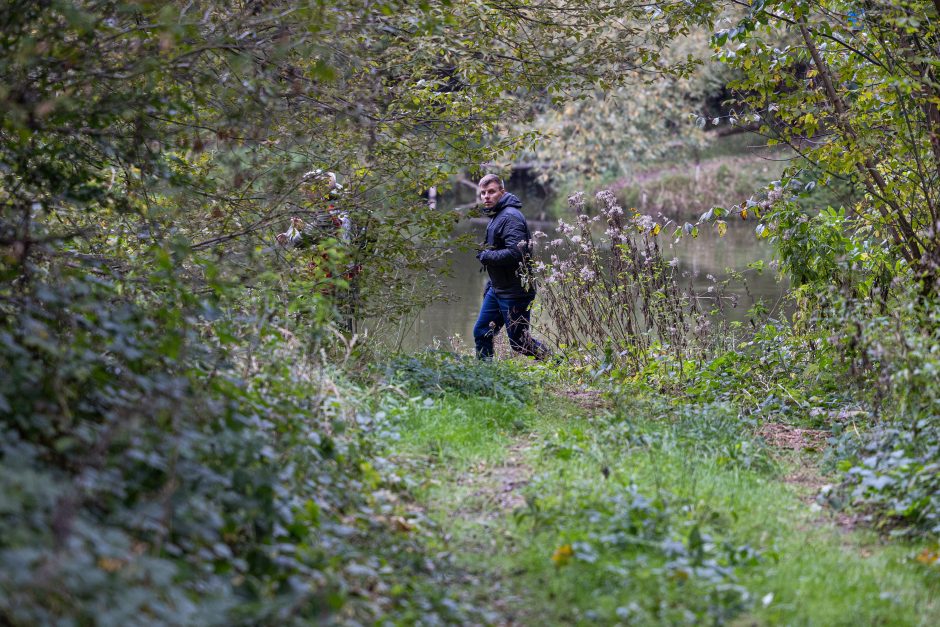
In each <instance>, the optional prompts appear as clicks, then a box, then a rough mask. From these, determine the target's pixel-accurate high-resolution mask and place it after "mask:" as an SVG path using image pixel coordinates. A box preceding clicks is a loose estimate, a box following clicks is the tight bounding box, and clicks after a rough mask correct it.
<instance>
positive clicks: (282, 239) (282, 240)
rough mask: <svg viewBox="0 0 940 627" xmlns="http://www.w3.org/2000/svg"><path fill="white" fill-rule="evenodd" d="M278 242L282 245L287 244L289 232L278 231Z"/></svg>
mask: <svg viewBox="0 0 940 627" xmlns="http://www.w3.org/2000/svg"><path fill="white" fill-rule="evenodd" d="M277 243H278V244H280V245H281V246H284V245H285V244H287V233H278V234H277Z"/></svg>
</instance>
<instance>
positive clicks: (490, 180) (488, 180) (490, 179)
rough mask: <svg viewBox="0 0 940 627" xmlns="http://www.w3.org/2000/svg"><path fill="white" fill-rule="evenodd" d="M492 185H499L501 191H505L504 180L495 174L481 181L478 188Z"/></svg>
mask: <svg viewBox="0 0 940 627" xmlns="http://www.w3.org/2000/svg"><path fill="white" fill-rule="evenodd" d="M490 183H496V184H497V185H499V188H500V189H503V179H501V178H499V177H498V176H496V175H495V174H487V175H486V176H484V177H483V178H481V179H480V182H479V183H478V184H477V187H480V188H483V187H486V186H487V185H489V184H490Z"/></svg>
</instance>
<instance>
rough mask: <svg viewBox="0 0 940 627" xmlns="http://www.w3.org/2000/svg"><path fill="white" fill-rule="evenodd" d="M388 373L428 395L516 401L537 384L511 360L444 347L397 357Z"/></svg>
mask: <svg viewBox="0 0 940 627" xmlns="http://www.w3.org/2000/svg"><path fill="white" fill-rule="evenodd" d="M385 376H386V379H387V380H388V381H389V382H391V383H396V384H400V385H404V386H406V387H408V389H410V390H413V391H415V392H418V393H421V394H425V395H428V396H439V395H441V394H443V393H444V392H456V393H457V394H461V395H464V396H483V397H487V398H496V399H500V400H504V401H510V402H514V403H525V402H526V401H527V400H528V399H529V398H531V395H532V388H533V386H534V385H535V383H534V381H532V380H531V379H527V378H525V376H524V375H523V374H522V372H521V371H520V370H519V369H518V368H514V367H513V366H512V365H511V364H510V363H507V362H501V361H482V360H478V359H475V358H473V357H469V356H466V355H457V354H455V353H448V352H443V351H428V352H425V353H421V354H417V355H402V356H399V357H396V358H394V359H392V360H391V361H389V362H388V364H387V365H386V366H385Z"/></svg>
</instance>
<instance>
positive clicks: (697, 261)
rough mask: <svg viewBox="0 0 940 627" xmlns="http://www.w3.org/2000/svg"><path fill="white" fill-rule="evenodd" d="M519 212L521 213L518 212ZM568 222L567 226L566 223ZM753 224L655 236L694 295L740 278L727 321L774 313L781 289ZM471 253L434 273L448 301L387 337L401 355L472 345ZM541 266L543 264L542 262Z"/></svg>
mask: <svg viewBox="0 0 940 627" xmlns="http://www.w3.org/2000/svg"><path fill="white" fill-rule="evenodd" d="M524 212H525V210H524ZM569 221H570V220H569ZM486 223H487V221H486V220H485V219H475V220H467V221H464V222H461V223H460V224H459V225H458V226H457V227H456V229H455V232H454V236H455V237H457V236H463V235H467V234H469V235H470V236H471V238H472V240H473V241H481V240H482V239H483V237H484V233H485V230H486ZM756 226H757V222H755V221H754V220H747V221H741V220H733V221H729V224H728V227H729V228H728V231H727V233H726V234H725V236H724V237H719V236H718V234H717V233H716V232H715V231H714V229H713V227H711V226H706V227H704V228H702V229H701V232H700V233H699V236H698V237H697V238H694V239H693V238H691V237H685V238H683V239H681V240H680V241H679V242H674V241H673V238H672V237H671V236H669V235H667V233H670V234H671V233H672V231H673V230H674V229H675V226H671V227H668V228H667V229H664V230H663V233H662V234H660V236H659V237H660V243H661V246H662V247H663V254H664V257H665V258H666V259H667V260H668V259H671V258H673V257H676V258H678V259H679V270H680V272H681V273H682V274H683V276H684V277H686V278H685V280H686V281H688V280H691V281H692V284H693V286H694V287H695V289H696V291H697V292H698V291H699V290H701V291H702V292H704V291H705V290H707V289H708V286H709V285H712V284H713V281H712V279H711V278H709V276H711V277H714V278H715V279H717V280H719V281H721V280H723V279H725V278H726V277H727V276H728V270H729V269H731V270H734V271H737V272H744V273H745V276H746V281H747V284H746V285H745V284H744V283H743V282H738V281H733V282H732V283H731V284H730V285H729V286H728V288H727V290H726V291H727V292H728V293H734V294H737V296H738V303H737V306H736V307H735V308H734V309H731V310H729V311H728V313H727V314H726V315H727V317H728V318H729V319H731V320H743V319H745V318H746V317H747V310H748V309H749V308H750V307H751V306H752V305H754V304H755V302H756V301H757V300H758V299H762V300H763V302H764V304H765V305H766V306H767V307H768V309H770V310H771V311H779V310H780V308H781V297H782V294H783V293H784V285H783V284H782V283H781V282H779V281H778V280H777V278H776V272H774V271H773V270H772V269H770V267H769V266H768V263H769V261H770V259H771V249H770V245H769V243H768V242H767V241H766V240H758V238H757V237H756V235H755V233H754V229H755V227H756ZM529 228H530V230H531V231H536V230H538V231H543V232H544V233H546V234H547V235H548V237H549V238H554V237H560V235H556V228H557V222H556V221H535V220H529ZM474 255H475V251H473V250H458V249H455V250H454V252H453V254H452V258H451V260H450V261H451V263H450V264H449V265H450V267H449V270H444V269H438V271H439V272H440V274H441V279H442V280H443V282H444V284H445V286H446V288H447V291H448V293H449V295H450V298H449V300H447V301H439V302H435V303H433V304H431V305H430V306H429V307H427V308H425V309H424V310H422V311H420V312H419V313H417V314H416V315H415V316H413V317H412V318H411V319H410V320H406V321H403V323H402V324H401V326H400V327H399V329H398V330H397V334H395V335H396V337H394V338H393V337H389V339H390V340H392V341H393V342H394V343H395V344H397V345H399V346H400V347H401V348H402V349H404V350H420V349H423V348H426V347H428V346H433V345H435V344H439V345H442V346H444V347H449V346H450V338H452V337H453V336H455V335H459V336H460V338H461V339H462V341H463V345H464V346H466V347H471V346H472V345H473V333H472V331H473V324H474V322H475V321H476V317H477V312H478V311H479V308H480V304H481V302H482V300H483V288H484V285H485V283H486V273H484V272H480V264H479V262H478V261H477V260H476V259H475V257H474ZM546 261H547V259H546ZM754 262H764V266H765V267H764V270H763V271H762V272H759V273H758V272H756V271H755V270H749V268H748V266H749V264H753V263H754ZM539 324H540V321H538V320H535V321H534V323H533V332H534V334H535V335H538V327H539Z"/></svg>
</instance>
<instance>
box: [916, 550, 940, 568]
mask: <svg viewBox="0 0 940 627" xmlns="http://www.w3.org/2000/svg"><path fill="white" fill-rule="evenodd" d="M914 559H916V560H917V561H918V562H920V563H921V564H923V565H924V566H932V565H934V564H936V563H937V560H938V559H940V552H938V551H931V550H930V549H924V550H923V551H921V552H920V554H918V556H917V557H916V558H914Z"/></svg>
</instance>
